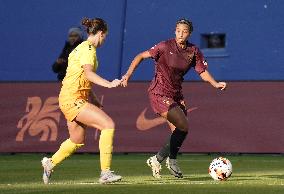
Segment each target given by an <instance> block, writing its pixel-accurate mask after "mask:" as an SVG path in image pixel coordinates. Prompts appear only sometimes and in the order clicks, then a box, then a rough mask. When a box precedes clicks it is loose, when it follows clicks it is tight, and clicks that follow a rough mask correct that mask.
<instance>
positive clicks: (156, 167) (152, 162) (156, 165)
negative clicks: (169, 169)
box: [146, 155, 162, 178]
mask: <svg viewBox="0 0 284 194" xmlns="http://www.w3.org/2000/svg"><path fill="white" fill-rule="evenodd" d="M146 163H147V164H148V166H149V167H150V168H151V169H152V173H153V177H155V178H161V175H160V172H161V170H162V167H161V164H160V162H159V161H158V160H157V156H156V155H155V156H152V157H150V158H149V159H148V160H147V162H146Z"/></svg>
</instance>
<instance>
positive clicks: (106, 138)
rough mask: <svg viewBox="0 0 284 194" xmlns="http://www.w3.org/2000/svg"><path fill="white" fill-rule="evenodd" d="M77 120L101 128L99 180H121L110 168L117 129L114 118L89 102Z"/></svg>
mask: <svg viewBox="0 0 284 194" xmlns="http://www.w3.org/2000/svg"><path fill="white" fill-rule="evenodd" d="M76 120H77V121H80V122H81V123H84V124H85V125H88V126H90V127H94V128H98V129H100V130H101V135H100V140H99V149H100V163H101V176H100V179H99V182H100V183H111V182H116V181H119V180H121V178H122V177H121V176H120V175H116V174H114V173H113V171H111V170H110V166H111V161H112V150H113V137H114V130H115V124H114V122H113V120H112V119H111V118H110V117H109V116H108V115H107V114H106V113H105V112H104V111H103V110H101V109H100V108H98V107H96V106H94V105H92V104H89V103H88V104H87V106H86V107H85V108H84V109H83V110H82V111H81V112H80V113H79V114H78V115H77V117H76Z"/></svg>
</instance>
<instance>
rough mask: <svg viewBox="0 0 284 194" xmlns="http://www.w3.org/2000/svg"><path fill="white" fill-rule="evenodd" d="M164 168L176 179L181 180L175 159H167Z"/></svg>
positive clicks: (181, 176) (180, 173)
mask: <svg viewBox="0 0 284 194" xmlns="http://www.w3.org/2000/svg"><path fill="white" fill-rule="evenodd" d="M166 166H167V168H168V169H169V171H170V173H171V174H172V175H174V176H175V177H177V178H183V175H182V172H181V170H180V168H179V166H178V164H177V160H176V159H170V158H169V157H168V158H167V161H166Z"/></svg>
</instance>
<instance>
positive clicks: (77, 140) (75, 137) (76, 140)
mask: <svg viewBox="0 0 284 194" xmlns="http://www.w3.org/2000/svg"><path fill="white" fill-rule="evenodd" d="M70 140H71V141H72V142H73V143H75V144H84V142H85V137H83V136H80V135H73V136H70Z"/></svg>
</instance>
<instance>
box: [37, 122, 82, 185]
mask: <svg viewBox="0 0 284 194" xmlns="http://www.w3.org/2000/svg"><path fill="white" fill-rule="evenodd" d="M67 125H68V130H69V134H70V138H69V139H67V140H65V141H64V142H63V143H62V144H61V145H60V148H59V149H58V151H57V152H56V153H55V154H53V156H52V157H51V158H47V157H44V158H43V159H42V161H41V163H42V167H43V176H42V178H43V182H44V183H45V184H48V183H49V180H50V177H51V173H52V171H53V168H54V167H55V166H56V165H58V164H60V163H61V162H62V161H63V160H64V159H66V158H67V157H69V156H70V155H72V154H73V153H74V152H75V151H76V150H77V149H78V148H80V147H81V146H83V145H84V144H83V143H84V139H85V128H84V126H83V125H82V124H81V123H78V122H76V121H72V122H70V121H68V122H67Z"/></svg>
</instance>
